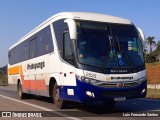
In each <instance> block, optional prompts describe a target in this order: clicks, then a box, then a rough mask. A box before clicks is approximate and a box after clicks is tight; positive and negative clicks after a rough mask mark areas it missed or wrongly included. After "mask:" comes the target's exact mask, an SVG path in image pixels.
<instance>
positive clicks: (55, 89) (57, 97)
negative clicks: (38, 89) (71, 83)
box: [53, 83, 66, 109]
mask: <svg viewBox="0 0 160 120" xmlns="http://www.w3.org/2000/svg"><path fill="white" fill-rule="evenodd" d="M53 101H54V104H55V106H56V107H57V108H60V109H62V108H65V107H66V104H65V101H64V100H63V99H61V98H60V93H59V89H58V85H57V83H55V84H54V87H53Z"/></svg>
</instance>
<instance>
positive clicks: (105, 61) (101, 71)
mask: <svg viewBox="0 0 160 120" xmlns="http://www.w3.org/2000/svg"><path fill="white" fill-rule="evenodd" d="M108 38H109V43H110V49H111V52H112V53H111V54H113V46H112V41H111V39H112V36H109V35H108ZM107 53H108V51H107V50H106V54H105V56H106V57H104V59H103V61H102V66H101V68H100V70H99V72H100V73H103V71H104V69H105V66H106V63H107Z"/></svg>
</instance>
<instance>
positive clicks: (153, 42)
mask: <svg viewBox="0 0 160 120" xmlns="http://www.w3.org/2000/svg"><path fill="white" fill-rule="evenodd" d="M154 39H155V37H150V36H149V37H148V38H147V44H148V45H149V48H150V53H151V52H152V47H153V46H156V42H155V41H154Z"/></svg>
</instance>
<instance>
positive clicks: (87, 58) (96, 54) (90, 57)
mask: <svg viewBox="0 0 160 120" xmlns="http://www.w3.org/2000/svg"><path fill="white" fill-rule="evenodd" d="M76 24H77V57H78V61H79V63H81V64H84V65H90V66H95V67H99V68H101V67H104V68H134V67H138V66H141V65H143V64H144V59H143V49H142V44H141V38H140V36H139V34H138V32H137V30H136V28H135V27H134V26H133V25H119V24H109V23H97V22H85V21H80V22H79V21H78V22H76Z"/></svg>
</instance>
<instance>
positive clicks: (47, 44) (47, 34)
mask: <svg viewBox="0 0 160 120" xmlns="http://www.w3.org/2000/svg"><path fill="white" fill-rule="evenodd" d="M50 52H53V41H52V35H51V30H50V27H49V26H48V27H47V28H45V29H43V30H42V31H40V32H39V33H38V39H37V55H38V56H40V55H44V54H47V53H50Z"/></svg>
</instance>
